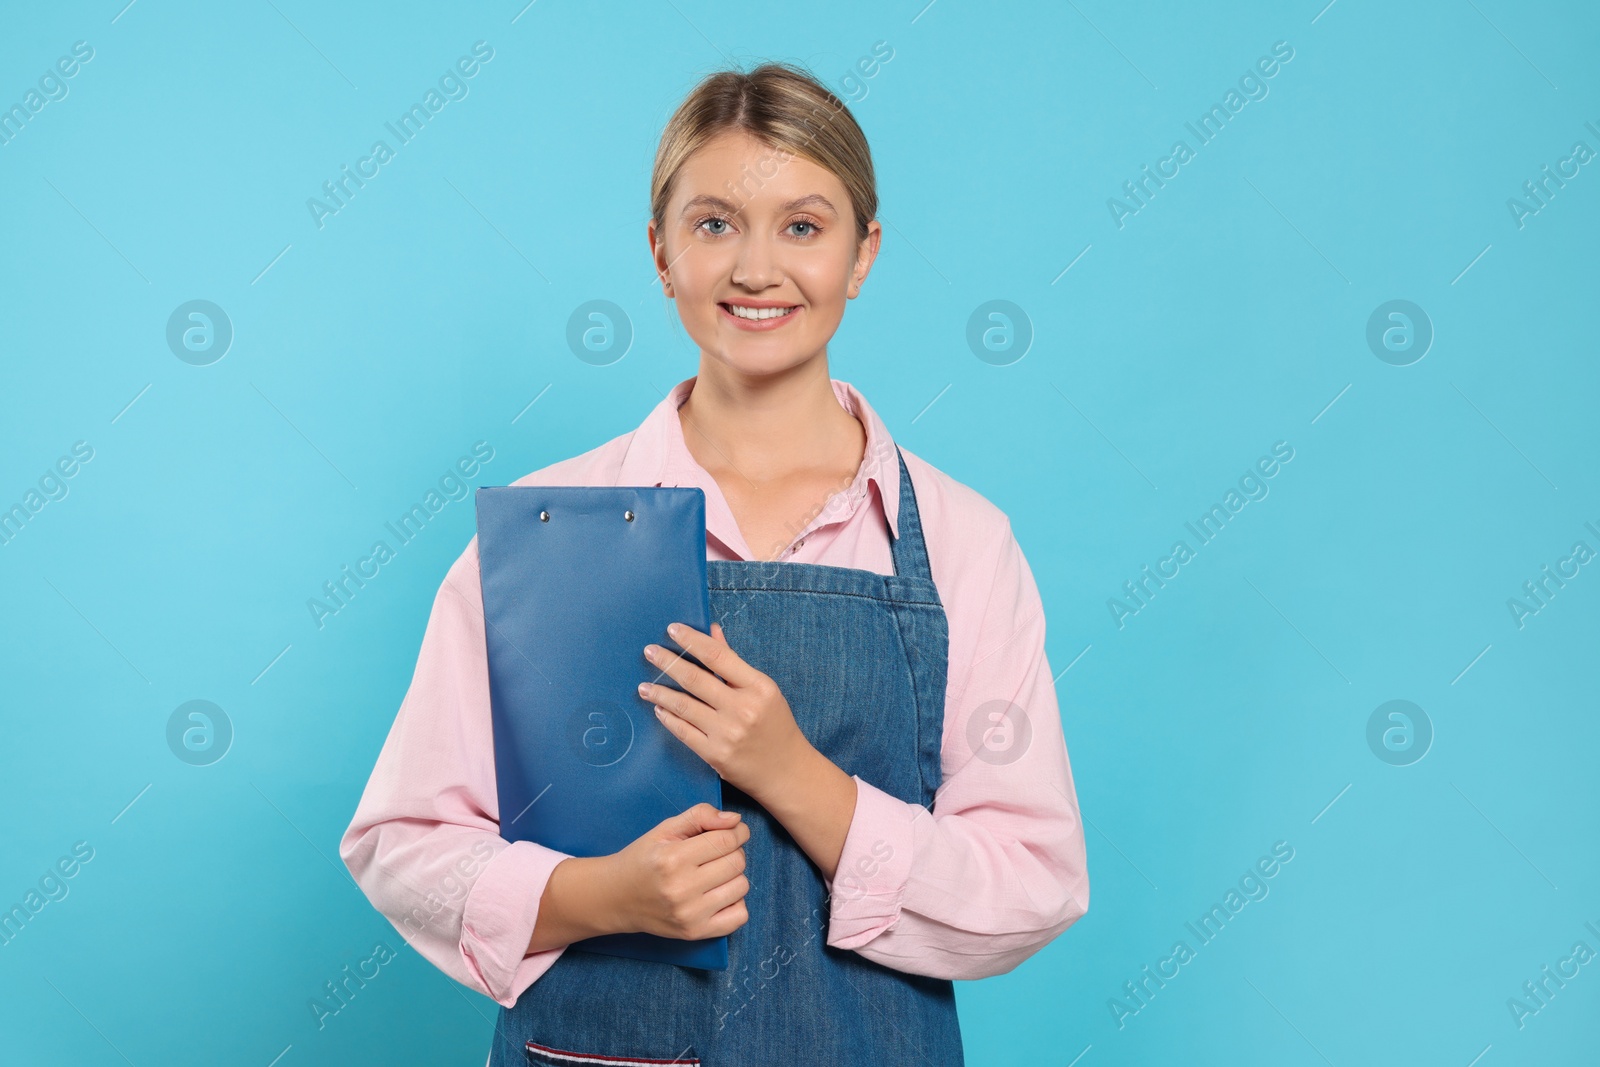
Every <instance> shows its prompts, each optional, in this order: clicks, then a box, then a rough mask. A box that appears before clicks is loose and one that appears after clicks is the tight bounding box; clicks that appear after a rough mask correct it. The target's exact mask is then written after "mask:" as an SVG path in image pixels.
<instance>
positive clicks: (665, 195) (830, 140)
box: [650, 63, 878, 241]
mask: <svg viewBox="0 0 1600 1067" xmlns="http://www.w3.org/2000/svg"><path fill="white" fill-rule="evenodd" d="M729 130H744V131H746V132H748V133H749V134H751V135H752V136H754V137H755V138H756V139H757V140H758V141H761V142H763V143H765V144H767V145H769V146H771V147H772V148H774V149H777V150H778V151H780V152H786V153H789V154H791V155H795V156H799V157H800V158H802V159H806V160H810V161H811V162H812V163H815V164H816V165H817V166H819V167H822V168H823V169H824V170H828V171H831V172H832V173H833V174H834V175H835V176H836V177H837V178H838V179H839V181H840V182H842V183H843V184H844V188H845V191H846V192H847V193H849V194H850V205H851V208H852V210H853V212H854V214H855V226H856V240H858V241H860V240H864V239H865V238H866V236H867V224H868V223H870V222H871V221H872V220H873V219H874V218H875V217H877V214H878V187H877V180H876V178H875V177H874V175H873V171H872V152H871V150H870V149H869V148H868V147H867V138H866V135H865V134H863V133H862V132H861V127H860V126H858V125H856V120H855V117H854V116H853V115H851V114H850V109H849V108H847V107H845V105H844V101H842V100H840V99H839V98H838V97H837V96H835V95H834V94H833V93H831V92H830V91H828V89H827V87H826V86H824V85H823V84H822V83H820V82H819V81H817V80H816V79H815V78H814V77H812V76H811V74H810V73H809V72H807V71H806V70H804V69H803V68H801V67H798V66H796V65H794V64H791V63H763V64H761V65H760V66H759V67H756V68H755V69H754V70H752V71H749V72H748V73H746V72H744V71H737V70H724V71H719V72H717V73H715V74H712V75H709V76H708V77H706V78H705V79H703V80H702V81H701V82H700V84H698V85H696V86H695V87H694V89H693V90H691V91H690V93H689V95H688V96H687V97H685V98H684V101H683V103H681V104H679V105H678V110H677V111H675V112H673V114H672V118H671V119H670V120H668V122H667V126H666V129H665V130H663V131H662V134H661V143H660V145H659V146H658V147H657V149H656V161H655V167H654V169H653V170H652V171H651V174H650V214H651V215H652V216H653V217H654V218H655V222H656V229H657V230H660V229H661V228H662V227H664V226H665V225H666V214H667V201H669V200H670V199H672V183H673V180H674V179H675V178H676V177H677V175H678V170H679V168H681V167H682V166H683V164H684V161H685V160H687V159H688V158H689V157H690V156H692V155H693V154H694V153H695V152H696V151H697V150H698V149H699V148H700V147H701V146H702V145H704V144H705V143H706V142H707V141H710V140H712V139H713V138H715V137H717V136H718V135H720V134H722V133H725V132H727V131H729ZM758 180H759V179H758Z"/></svg>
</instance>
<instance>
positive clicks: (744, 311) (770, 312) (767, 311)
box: [717, 304, 799, 322]
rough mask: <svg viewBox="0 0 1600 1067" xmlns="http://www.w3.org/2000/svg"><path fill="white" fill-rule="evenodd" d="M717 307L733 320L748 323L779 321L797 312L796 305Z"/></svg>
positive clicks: (730, 305)
mask: <svg viewBox="0 0 1600 1067" xmlns="http://www.w3.org/2000/svg"><path fill="white" fill-rule="evenodd" d="M717 306H718V307H720V308H722V309H723V310H724V311H726V312H727V313H728V314H730V315H732V316H733V317H734V318H739V319H746V320H748V321H750V322H763V321H765V320H767V319H781V318H783V317H784V316H786V315H792V314H794V313H795V312H796V311H798V310H799V305H798V304H796V305H793V306H791V307H781V308H752V307H743V306H741V305H739V304H719V305H717Z"/></svg>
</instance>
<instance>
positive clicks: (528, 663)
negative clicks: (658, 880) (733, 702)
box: [475, 485, 728, 970]
mask: <svg viewBox="0 0 1600 1067" xmlns="http://www.w3.org/2000/svg"><path fill="white" fill-rule="evenodd" d="M475 501H476V507H477V517H478V558H479V569H480V573H481V580H482V587H483V617H484V636H485V640H486V643H487V651H488V661H489V662H488V667H489V696H490V704H491V708H492V713H493V721H494V759H495V774H496V781H497V788H498V793H499V799H500V835H501V836H502V837H504V838H505V839H506V840H507V841H533V842H536V843H538V844H541V845H544V846H546V847H548V848H553V849H555V850H557V851H559V852H565V853H567V854H569V855H572V856H602V855H609V854H611V853H614V852H617V851H620V850H621V849H622V848H624V847H625V846H627V845H628V844H630V843H632V842H633V841H634V840H636V839H637V838H638V837H639V836H640V835H642V834H643V833H645V832H646V831H647V830H649V829H651V828H652V827H654V826H655V825H657V824H658V823H660V822H661V821H662V820H663V819H667V818H670V817H671V816H674V815H678V814H680V813H682V812H683V811H686V810H687V809H689V808H692V807H693V806H694V805H696V804H698V803H700V802H702V801H704V802H706V803H709V804H712V805H714V806H716V807H718V808H721V807H722V779H721V778H720V777H718V775H717V773H716V771H715V770H713V769H712V768H711V767H710V766H709V765H708V764H707V763H706V762H705V761H704V760H702V759H701V758H700V757H699V756H698V755H696V754H695V753H694V752H693V750H691V749H690V748H689V747H688V746H686V745H685V744H684V743H683V742H682V741H679V740H678V739H677V738H676V737H674V736H673V735H672V734H671V733H669V732H668V731H667V728H666V727H665V726H663V725H662V724H661V722H660V720H658V719H657V718H656V716H655V712H654V710H653V708H652V706H651V704H650V703H649V702H648V701H646V700H645V699H644V698H642V697H640V696H639V692H638V686H639V683H640V682H645V681H653V682H656V683H658V684H661V685H666V686H669V687H671V688H674V689H676V688H679V687H678V686H677V685H676V684H675V683H674V682H673V681H672V679H671V678H669V677H668V676H666V675H665V674H661V673H660V672H659V671H658V670H657V669H656V668H655V667H653V666H652V665H651V664H650V662H649V661H648V660H646V659H645V658H644V646H645V645H646V644H648V643H651V642H654V643H655V644H657V645H660V646H662V647H663V648H667V649H670V650H672V651H675V652H680V653H681V652H683V651H684V650H683V648H682V646H680V645H678V644H677V643H676V642H674V641H673V640H672V639H671V638H669V637H668V636H667V624H668V623H670V622H684V623H687V624H689V625H690V626H693V627H694V628H695V629H697V630H701V631H703V632H707V633H709V632H710V630H711V605H710V593H709V590H708V589H707V587H706V518H705V514H706V505H705V493H704V492H703V491H701V490H700V489H697V488H692V487H689V488H683V487H655V486H651V487H643V486H535V485H526V486H492V487H485V488H480V489H479V490H478V491H477V493H476V495H475ZM568 948H569V949H581V950H584V951H589V952H598V953H603V954H605V955H610V956H625V957H628V958H631V959H638V960H651V961H656V962H661V963H675V964H679V965H681V966H685V967H695V968H700V969H702V970H725V969H726V968H727V966H728V939H727V937H725V936H724V937H713V938H704V939H701V940H696V941H684V940H679V939H675V938H668V937H660V936H657V935H655V934H647V933H640V932H633V933H623V934H606V935H603V936H600V937H591V938H585V939H583V940H581V941H575V942H573V943H572V944H571V945H569V946H568Z"/></svg>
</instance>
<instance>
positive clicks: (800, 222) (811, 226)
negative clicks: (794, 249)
mask: <svg viewBox="0 0 1600 1067" xmlns="http://www.w3.org/2000/svg"><path fill="white" fill-rule="evenodd" d="M796 226H804V227H807V230H806V232H804V233H797V234H795V235H794V236H796V237H803V238H811V237H815V236H816V235H817V234H819V233H821V232H822V227H821V226H819V225H818V224H817V223H815V222H812V221H811V220H810V219H795V220H794V221H793V222H791V223H789V228H790V229H793V228H794V227H796Z"/></svg>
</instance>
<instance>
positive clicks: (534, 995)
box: [490, 448, 964, 1067]
mask: <svg viewBox="0 0 1600 1067" xmlns="http://www.w3.org/2000/svg"><path fill="white" fill-rule="evenodd" d="M895 453H896V456H897V458H898V459H899V463H900V509H899V520H898V523H899V527H900V536H899V538H894V537H893V533H892V531H891V533H890V537H891V540H892V551H893V556H894V574H892V575H883V574H878V573H876V572H874V571H869V570H862V569H857V568H850V567H824V566H819V565H816V564H810V563H778V562H774V561H754V560H752V561H743V560H741V561H730V560H709V561H707V563H706V574H707V582H708V584H709V586H710V594H711V617H712V618H713V619H716V620H717V621H718V622H720V623H721V624H722V629H723V632H724V633H725V634H726V636H727V639H728V643H729V644H730V645H732V646H733V647H734V648H735V649H737V650H738V652H739V655H740V656H741V657H742V658H743V659H744V660H745V661H746V662H747V663H749V664H750V665H751V666H753V667H755V668H756V669H757V670H760V671H762V672H764V673H766V674H768V675H770V676H771V677H772V679H773V680H774V681H775V682H777V684H778V688H779V689H780V690H781V691H782V693H783V695H784V697H785V698H786V699H787V700H788V702H789V706H790V708H791V709H792V710H793V712H794V716H795V720H796V722H797V723H798V724H799V726H800V729H801V731H802V732H803V733H804V734H805V736H806V737H807V739H809V740H810V742H811V743H812V745H814V746H815V747H816V748H817V749H818V750H819V751H820V752H821V753H822V754H823V755H825V756H827V757H828V758H829V759H831V760H832V761H833V762H834V763H835V764H837V765H838V766H839V767H840V768H841V769H842V770H843V771H844V772H845V773H846V774H855V775H860V776H861V778H862V779H863V780H864V781H867V782H871V783H872V784H873V785H875V786H877V787H878V788H879V789H882V790H883V791H884V792H886V793H889V794H890V795H891V796H894V797H898V798H899V799H900V800H903V801H906V802H909V803H914V804H919V805H921V806H922V807H924V808H927V809H929V810H932V804H933V796H934V791H935V790H936V789H937V788H938V787H939V784H940V781H941V767H940V740H941V737H942V735H943V730H944V708H945V676H946V670H947V666H948V650H949V629H948V625H947V621H946V618H945V613H944V607H943V605H942V604H941V603H940V601H939V593H938V590H937V589H936V588H935V586H934V584H933V576H932V573H931V572H930V571H929V569H928V553H927V547H926V545H925V544H924V542H923V537H922V520H921V516H920V515H919V514H918V511H917V499H916V493H915V492H914V490H913V489H912V486H911V477H910V475H909V474H908V473H907V471H906V464H905V458H904V456H901V455H900V454H899V449H898V448H896V449H895ZM722 800H723V803H722V807H723V808H724V809H725V810H729V811H737V812H739V813H740V815H741V816H742V817H743V821H744V822H746V823H747V824H749V826H750V838H749V840H748V841H746V842H745V845H744V851H745V859H746V866H745V876H746V877H747V878H748V879H749V881H750V890H749V893H748V894H747V896H746V897H745V905H746V911H747V912H748V914H749V921H747V922H746V923H745V925H743V926H741V927H739V928H738V929H737V930H735V931H733V932H732V933H731V934H729V935H728V969H727V970H725V971H703V970H697V969H694V968H689V967H679V966H675V965H672V964H663V963H654V962H648V961H643V960H632V959H624V958H622V957H618V956H604V955H600V954H597V953H591V952H584V951H579V950H571V951H567V952H563V953H562V954H561V955H560V956H559V957H558V958H557V959H556V962H555V963H554V964H553V965H552V966H551V967H550V969H549V970H548V971H546V972H545V973H544V974H543V975H542V976H541V977H540V978H539V979H538V980H537V981H535V982H534V983H533V985H531V986H529V987H528V988H527V989H526V990H525V991H524V992H523V994H522V996H520V997H519V998H518V999H517V1003H516V1005H515V1006H514V1007H511V1008H501V1010H500V1018H499V1021H498V1025H497V1027H496V1035H495V1046H494V1049H493V1052H492V1053H491V1056H490V1067H511V1065H513V1064H541V1065H551V1064H561V1065H571V1064H610V1065H623V1067H625V1065H629V1064H698V1065H702V1067H736V1065H737V1067H786V1065H790V1064H829V1065H830V1067H853V1065H857V1064H859V1065H863V1067H865V1065H871V1067H891V1065H901V1064H904V1065H908V1067H909V1065H918V1067H921V1065H930V1067H946V1065H960V1064H963V1063H964V1060H963V1057H962V1048H961V1030H960V1026H959V1024H958V1023H957V1019H956V1003H955V989H954V986H953V985H952V983H951V982H950V981H949V980H948V979H935V978H928V977H924V976H921V975H913V974H907V973H904V972H902V971H897V970H894V969H893V968H890V967H885V966H883V965H882V964H879V963H876V962H874V961H872V960H869V959H866V958H865V957H863V956H861V955H859V954H857V953H856V952H855V951H853V950H850V949H839V948H833V947H830V946H829V945H827V943H826V942H827V939H828V933H827V927H828V914H829V910H828V907H829V905H828V898H829V892H828V885H827V884H826V883H825V882H824V881H823V878H822V874H821V872H820V871H819V870H818V869H817V868H816V866H815V865H814V864H813V863H812V861H811V859H810V857H808V856H807V855H806V854H805V853H804V852H803V851H802V850H801V849H800V847H799V846H798V845H796V844H795V842H794V839H793V838H792V837H790V836H789V833H788V831H787V830H785V829H784V828H783V825H782V824H781V823H779V822H778V821H777V820H776V819H774V818H773V817H772V816H770V815H769V814H767V812H766V809H764V808H762V807H761V806H760V805H759V804H757V803H756V802H755V801H753V800H752V799H751V798H750V797H749V795H748V794H746V793H744V792H742V791H741V790H739V789H736V788H734V787H733V786H731V785H729V784H728V783H727V782H723V783H722ZM869 847H871V851H872V853H873V855H874V856H878V857H880V858H882V859H888V858H889V857H888V856H884V855H882V854H881V851H880V849H881V848H887V847H888V845H887V842H877V843H874V845H873V846H869ZM863 862H870V861H863ZM852 873H859V874H861V875H863V877H861V878H859V879H856V880H855V881H854V882H852V879H851V874H852ZM870 873H871V870H870V868H869V870H867V871H863V872H848V871H847V872H843V877H841V879H840V882H841V887H843V886H845V885H849V884H855V885H864V884H865V883H866V878H865V877H864V876H865V875H869V874H870ZM841 891H847V890H844V889H843V888H842V889H841Z"/></svg>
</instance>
